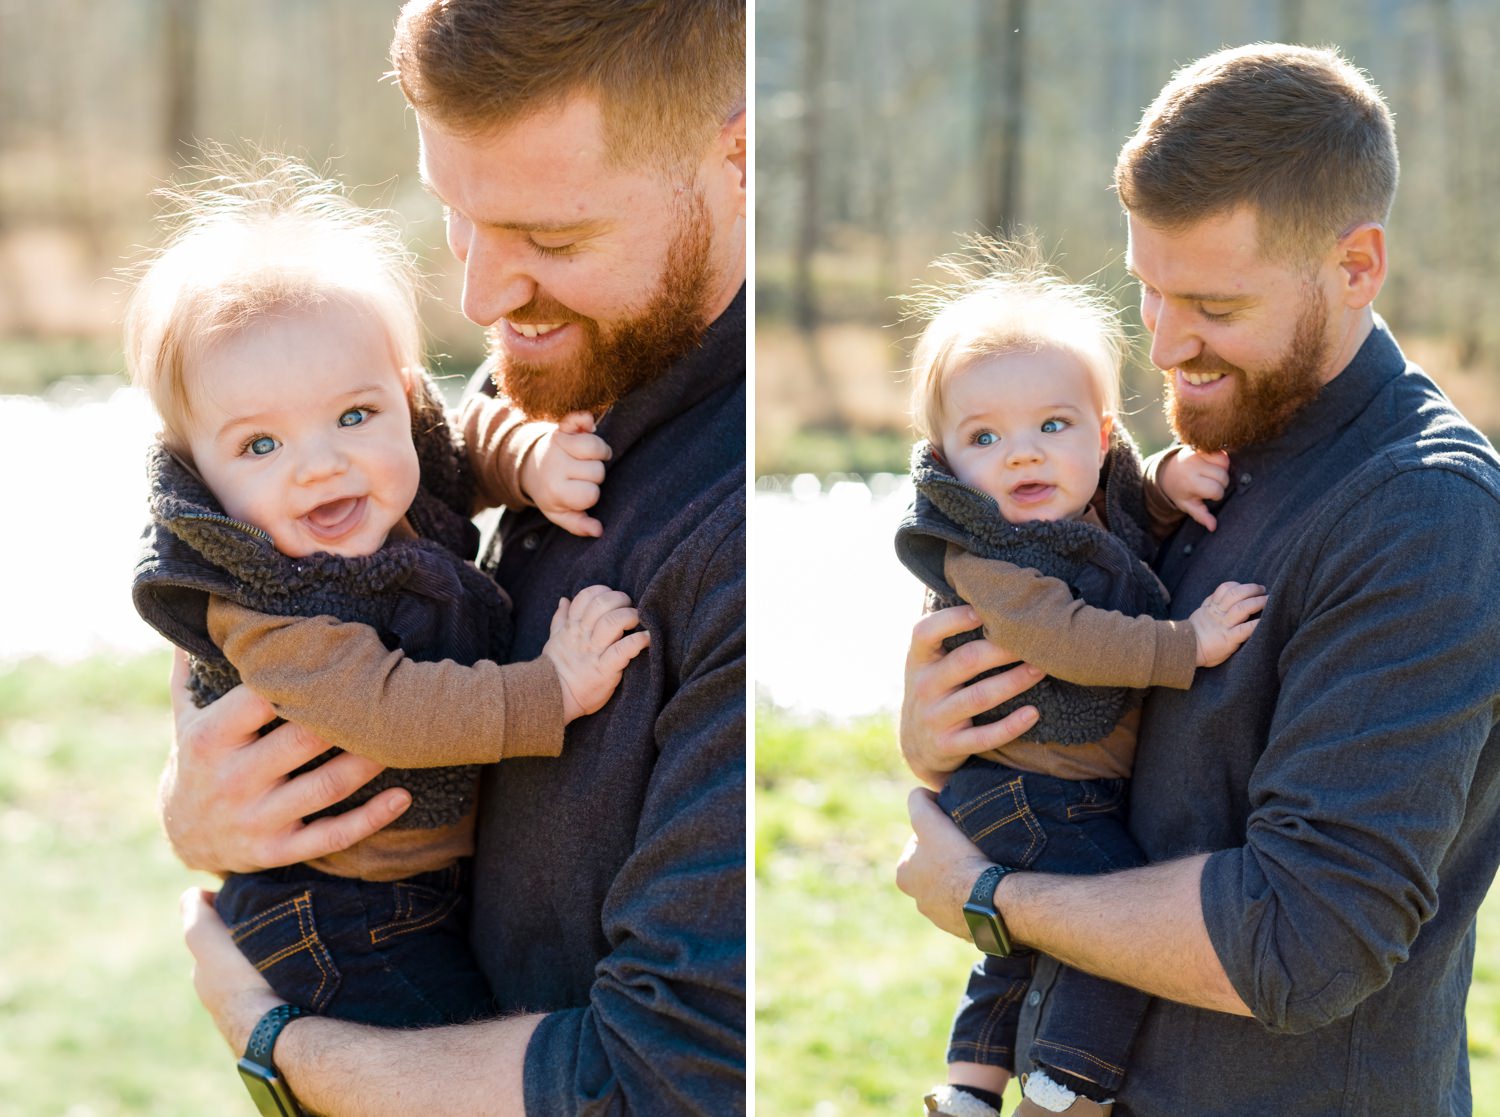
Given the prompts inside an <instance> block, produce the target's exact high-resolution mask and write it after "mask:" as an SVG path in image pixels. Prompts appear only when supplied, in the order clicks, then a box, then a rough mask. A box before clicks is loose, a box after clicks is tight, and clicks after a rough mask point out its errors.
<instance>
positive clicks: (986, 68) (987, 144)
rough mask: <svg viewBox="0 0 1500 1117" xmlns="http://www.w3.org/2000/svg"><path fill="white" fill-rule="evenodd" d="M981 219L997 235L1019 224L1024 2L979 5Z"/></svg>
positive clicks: (1025, 41)
mask: <svg viewBox="0 0 1500 1117" xmlns="http://www.w3.org/2000/svg"><path fill="white" fill-rule="evenodd" d="M978 43H979V88H980V95H979V114H978V115H979V120H978V124H979V136H978V141H979V142H978V149H979V151H980V152H981V156H980V163H979V172H980V192H979V199H980V207H981V209H980V218H981V220H982V221H983V222H984V224H985V225H986V226H987V227H988V228H990V229H993V230H994V231H996V232H997V233H1001V234H1006V233H1009V232H1011V231H1013V230H1014V229H1015V228H1016V227H1017V226H1018V225H1019V224H1020V222H1021V170H1022V167H1021V156H1022V152H1021V143H1022V138H1023V132H1022V128H1023V121H1024V120H1025V110H1026V104H1025V101H1026V50H1027V48H1028V46H1029V45H1030V43H1029V41H1028V39H1027V38H1026V0H1005V3H1004V4H1003V5H1001V4H999V3H996V2H994V0H979V37H978Z"/></svg>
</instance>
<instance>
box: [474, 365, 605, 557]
mask: <svg viewBox="0 0 1500 1117" xmlns="http://www.w3.org/2000/svg"><path fill="white" fill-rule="evenodd" d="M458 421H459V426H460V428H461V429H462V430H463V432H464V445H465V447H466V448H467V450H468V456H469V466H470V468H471V469H472V470H473V471H474V476H475V478H476V479H477V481H478V491H479V506H480V507H482V508H493V507H496V506H498V505H504V506H507V507H512V508H516V507H524V506H526V505H535V506H536V508H537V509H539V510H540V511H541V513H542V514H543V515H544V516H546V517H547V518H548V519H549V520H551V521H552V522H553V523H555V524H556V525H557V526H558V527H560V528H562V529H563V530H564V531H570V532H572V533H573V534H574V535H592V536H598V535H600V534H602V533H603V530H604V529H603V527H602V525H601V524H600V523H599V521H598V520H596V519H594V518H593V517H592V516H589V515H587V514H586V509H589V508H592V507H593V506H594V505H595V504H597V503H598V502H599V486H600V484H601V483H602V482H603V481H604V463H605V462H607V461H608V460H609V458H610V449H609V446H608V444H607V443H605V441H604V440H603V439H602V438H600V437H599V436H598V435H596V434H595V433H594V417H593V416H592V415H590V414H589V413H588V412H587V411H574V412H571V413H569V414H567V415H564V416H563V418H562V421H561V422H560V423H541V422H532V421H529V420H527V418H526V416H525V415H523V414H522V413H521V412H520V410H519V409H518V408H516V407H514V406H513V405H511V404H508V403H505V402H503V401H501V400H497V399H492V398H491V397H489V396H485V395H475V396H472V397H470V398H469V399H468V400H467V401H465V403H464V405H463V408H462V409H461V410H460V412H459V420H458Z"/></svg>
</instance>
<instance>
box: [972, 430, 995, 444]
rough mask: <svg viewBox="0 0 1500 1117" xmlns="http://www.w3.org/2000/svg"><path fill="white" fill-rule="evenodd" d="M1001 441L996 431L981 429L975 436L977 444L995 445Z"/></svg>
mask: <svg viewBox="0 0 1500 1117" xmlns="http://www.w3.org/2000/svg"><path fill="white" fill-rule="evenodd" d="M999 441H1000V439H999V437H998V436H997V435H996V434H995V432H994V431H980V432H979V433H978V434H976V435H975V436H974V445H976V446H993V445H994V444H995V443H997V442H999Z"/></svg>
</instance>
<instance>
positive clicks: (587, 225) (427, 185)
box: [417, 171, 609, 236]
mask: <svg viewBox="0 0 1500 1117" xmlns="http://www.w3.org/2000/svg"><path fill="white" fill-rule="evenodd" d="M417 181H419V182H420V183H421V184H422V189H423V190H425V191H426V192H427V193H428V194H430V195H431V196H432V197H433V198H436V199H437V201H438V202H439V203H441V204H442V206H443V208H445V209H449V208H452V207H450V206H449V205H448V203H447V202H445V201H443V196H442V195H441V194H439V193H438V192H437V189H436V188H435V187H434V186H433V185H432V183H431V182H429V181H428V180H427V176H426V175H424V174H422V173H421V172H420V171H419V172H418V173H417ZM470 220H473V219H472V218H470ZM478 223H479V224H480V225H483V226H485V227H486V228H489V229H510V230H512V231H514V232H517V233H545V234H550V235H554V236H555V235H557V234H558V233H567V234H569V235H572V236H587V235H588V234H590V233H596V232H600V231H602V230H603V229H605V228H606V227H608V224H609V223H608V222H607V221H604V220H603V219H602V218H598V217H589V218H584V219H582V220H579V221H485V220H484V219H482V218H481V219H480V220H479V222H478Z"/></svg>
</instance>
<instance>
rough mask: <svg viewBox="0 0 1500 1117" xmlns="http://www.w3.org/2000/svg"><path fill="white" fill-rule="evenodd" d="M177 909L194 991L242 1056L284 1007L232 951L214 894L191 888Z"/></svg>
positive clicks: (260, 978) (234, 947) (236, 1051)
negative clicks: (267, 1019)
mask: <svg viewBox="0 0 1500 1117" xmlns="http://www.w3.org/2000/svg"><path fill="white" fill-rule="evenodd" d="M179 906H180V907H181V909H182V936H183V938H184V939H185V940H186V941H187V948H188V950H189V951H191V952H192V955H193V988H194V989H195V990H197V992H198V999H199V1000H200V1001H202V1002H203V1007H204V1008H206V1009H208V1012H209V1015H210V1016H212V1017H213V1018H214V1024H216V1025H217V1026H218V1029H219V1034H220V1035H222V1036H223V1037H224V1041H225V1042H226V1043H228V1044H229V1049H230V1050H231V1051H233V1052H234V1053H235V1054H236V1055H242V1054H244V1052H245V1046H246V1045H247V1044H248V1043H249V1042H250V1033H251V1032H252V1031H253V1030H254V1029H255V1024H256V1022H257V1021H258V1020H259V1019H260V1018H261V1017H262V1016H264V1015H265V1014H266V1013H268V1012H270V1011H271V1010H272V1009H273V1008H275V1007H276V1006H277V1005H279V1004H284V1003H285V1002H284V1001H283V1000H282V999H281V998H280V997H278V996H277V995H276V994H275V993H274V992H273V991H272V989H271V987H270V985H268V984H266V979H265V978H263V977H261V976H260V974H259V973H258V972H256V969H255V967H254V966H252V965H251V964H250V960H249V959H248V958H246V957H245V956H244V955H243V954H241V953H240V948H239V947H237V946H235V945H234V940H233V939H231V938H230V937H229V929H228V928H227V927H225V926H224V921H223V920H222V919H220V918H219V913H218V912H217V911H215V910H214V893H212V892H205V891H204V890H203V889H201V888H189V889H188V890H187V891H186V892H184V893H183V894H182V899H181V901H180V902H179Z"/></svg>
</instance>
